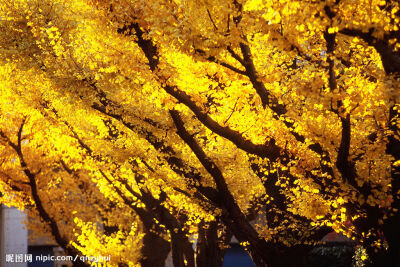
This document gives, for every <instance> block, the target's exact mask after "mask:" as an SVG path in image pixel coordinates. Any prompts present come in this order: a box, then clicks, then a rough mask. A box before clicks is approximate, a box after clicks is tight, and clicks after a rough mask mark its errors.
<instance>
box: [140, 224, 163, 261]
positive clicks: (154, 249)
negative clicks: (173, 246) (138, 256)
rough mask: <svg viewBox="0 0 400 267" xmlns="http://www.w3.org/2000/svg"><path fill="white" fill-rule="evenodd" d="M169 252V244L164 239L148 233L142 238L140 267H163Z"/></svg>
mask: <svg viewBox="0 0 400 267" xmlns="http://www.w3.org/2000/svg"><path fill="white" fill-rule="evenodd" d="M169 252H170V244H169V242H168V241H166V240H165V239H164V238H162V237H160V236H159V235H158V234H156V233H152V232H150V231H148V232H146V233H145V235H144V237H143V247H142V250H141V253H142V256H143V258H142V260H141V261H140V265H141V266H142V267H164V265H165V260H166V259H167V257H168V254H169Z"/></svg>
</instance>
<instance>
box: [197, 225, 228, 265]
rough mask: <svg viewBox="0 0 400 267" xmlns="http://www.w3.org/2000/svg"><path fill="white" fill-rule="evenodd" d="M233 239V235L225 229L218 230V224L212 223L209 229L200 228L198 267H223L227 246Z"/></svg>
mask: <svg viewBox="0 0 400 267" xmlns="http://www.w3.org/2000/svg"><path fill="white" fill-rule="evenodd" d="M218 231H220V237H219V236H218ZM231 237H232V234H230V233H228V232H227V231H224V229H218V223H217V222H212V223H210V225H208V227H207V228H204V227H203V226H200V227H199V233H198V239H197V245H196V267H221V266H222V263H223V260H224V254H225V246H226V247H227V246H228V245H229V241H230V239H231Z"/></svg>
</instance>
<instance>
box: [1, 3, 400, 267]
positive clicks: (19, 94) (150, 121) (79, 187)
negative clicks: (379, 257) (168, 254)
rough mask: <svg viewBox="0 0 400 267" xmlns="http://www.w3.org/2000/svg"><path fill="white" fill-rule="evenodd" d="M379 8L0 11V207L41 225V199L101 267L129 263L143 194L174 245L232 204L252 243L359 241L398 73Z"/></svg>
mask: <svg viewBox="0 0 400 267" xmlns="http://www.w3.org/2000/svg"><path fill="white" fill-rule="evenodd" d="M392 2H393V3H392ZM392 2H389V1H378V0H368V1H367V0H362V1H361V0H360V1H351V0H344V1H328V0H327V1H295V0H280V1H278V0H248V1H246V0H233V1H215V0H204V1H203V0H202V1H186V0H172V1H164V0H161V1H160V0H158V1H148V0H146V1H144V0H136V1H130V0H107V1H95V0H70V1H65V0H41V1H38V0H18V1H15V0H3V1H1V3H0V19H1V20H0V32H1V36H0V95H1V97H0V133H1V138H0V153H1V154H0V160H1V166H0V178H1V183H0V189H1V192H2V193H3V195H2V197H1V202H2V203H4V204H7V205H13V206H17V207H19V208H21V209H27V210H28V212H29V214H31V216H33V217H37V218H40V219H41V220H42V221H44V223H43V224H35V225H32V227H35V228H40V229H42V230H43V229H45V230H46V231H50V232H51V231H52V230H54V229H52V228H51V227H50V226H49V225H50V222H49V221H48V220H46V219H45V218H43V214H41V212H40V211H38V209H37V205H36V204H35V203H36V202H37V200H38V199H40V201H41V202H42V205H43V209H44V210H45V211H46V212H47V213H48V214H50V217H51V220H53V221H55V222H57V224H58V228H59V229H60V232H61V236H64V238H65V239H66V240H69V241H68V246H70V247H74V248H76V249H78V250H79V251H80V252H81V253H83V254H92V255H93V254H100V255H101V254H105V251H108V253H112V259H113V261H112V262H110V263H109V264H117V263H118V262H125V263H127V264H129V265H130V266H131V265H132V266H133V265H135V264H138V262H139V259H140V253H139V252H138V251H139V249H140V244H141V238H142V237H143V234H142V233H141V231H140V227H138V224H140V219H139V217H140V216H139V217H138V216H137V215H136V214H135V209H144V210H145V209H146V208H147V209H148V210H151V209H152V207H149V206H148V205H149V204H148V202H146V201H148V200H149V199H148V197H150V196H151V197H150V198H151V199H153V200H154V201H157V200H159V203H158V204H157V205H160V207H162V208H163V209H165V210H167V211H168V213H169V214H170V215H172V216H173V217H176V218H180V217H179V216H181V215H182V214H184V216H185V217H184V219H183V222H182V220H181V221H180V222H181V223H182V224H181V226H182V227H183V231H184V233H185V234H186V235H187V236H191V235H195V234H196V233H197V231H198V227H199V226H200V225H204V223H205V224H207V223H210V222H213V221H214V220H219V219H218V218H220V217H221V216H222V217H223V216H224V214H228V217H229V216H232V218H239V217H240V216H239V217H235V216H236V215H237V213H235V211H237V210H236V209H235V207H236V206H235V205H237V207H238V208H239V211H241V212H242V214H248V213H256V214H258V219H257V225H256V227H254V229H255V233H256V235H257V236H258V237H259V238H261V239H262V240H265V241H266V242H269V241H275V242H278V243H279V242H280V243H281V244H284V245H289V246H290V245H295V244H299V243H307V244H308V243H311V242H314V241H318V239H317V240H316V239H315V237H314V236H313V234H314V231H318V229H320V228H321V227H322V226H329V227H332V229H334V230H336V231H342V232H343V233H345V234H346V235H348V236H349V237H351V238H353V239H354V240H357V242H363V241H364V239H365V236H368V235H371V234H374V233H376V232H379V229H378V228H373V227H372V226H371V227H369V226H368V227H367V228H369V232H367V230H368V229H361V228H358V226H357V222H356V221H357V220H363V219H366V218H367V217H368V216H370V215H369V212H372V211H371V210H372V209H374V210H377V212H378V213H379V214H380V217H379V220H380V224H384V223H383V220H386V219H387V218H388V217H391V216H397V215H396V214H397V213H398V210H397V206H396V205H397V204H396V205H395V204H393V203H395V201H394V200H395V199H397V198H398V192H397V191H395V190H393V189H392V183H393V179H394V177H393V174H392V173H391V171H392V169H391V168H393V166H394V167H396V166H398V165H399V162H400V161H398V160H399V159H395V158H394V157H393V155H391V154H390V153H388V152H387V146H386V145H387V144H388V142H389V139H388V137H389V136H395V137H396V138H398V132H395V131H393V129H392V128H390V125H391V123H394V124H396V123H397V124H399V123H400V122H399V121H398V120H397V118H396V117H395V118H389V111H390V110H391V109H394V110H396V108H397V106H396V105H397V104H398V103H399V90H398V86H399V80H398V78H397V76H396V71H389V69H388V67H387V66H386V65H385V64H384V63H382V62H383V61H384V60H383V58H382V53H383V52H381V51H380V50H379V48H377V47H378V46H377V45H376V44H377V43H379V42H378V41H376V40H385V42H386V41H387V43H385V44H387V46H388V47H389V48H390V49H391V50H390V51H394V52H393V53H396V51H397V49H398V48H399V43H398V40H397V39H396V37H395V36H396V35H395V34H393V36H394V37H393V38H392V37H388V36H389V33H396V32H398V31H399V28H398V25H399V18H400V17H399V16H398V11H399V8H400V7H399V4H398V3H395V1H392ZM367 35H368V36H367ZM366 36H367V37H366ZM368 38H370V39H371V40H375V41H371V42H369V41H368V40H367V39H368ZM374 38H375V39H374ZM173 114H175V117H174V115H173ZM179 120H180V121H181V122H182V123H183V125H184V128H185V130H186V132H187V133H189V134H190V136H191V137H192V141H193V142H194V143H196V144H197V145H198V146H199V147H201V149H202V151H203V153H204V155H205V156H206V157H205V158H204V159H203V161H202V159H200V157H201V155H200V154H198V153H197V154H196V152H195V151H194V149H193V147H191V146H190V145H189V143H188V142H189V141H188V140H184V138H183V136H182V135H181V134H182V133H183V132H182V131H179V128H178V134H177V127H178V124H179ZM390 120H392V121H390ZM346 125H347V126H348V132H347V136H346V137H344V135H346V132H345V131H346V130H345V129H346ZM179 133H181V134H179ZM345 138H348V141H349V143H348V144H346V142H344V140H345ZM316 147H318V148H316ZM19 152H21V153H19ZM175 158H178V159H179V160H178V163H176V162H177V161H174V159H175ZM396 160H397V161H396ZM210 162H211V165H212V166H213V168H209V169H208V168H207V166H206V165H207V163H210ZM340 164H342V165H340ZM343 164H344V165H345V166H347V167H345V168H344V169H342V168H341V167H340V166H344V165H343ZM346 164H347V165H346ZM211 165H210V166H211ZM346 168H347V169H346ZM216 169H217V170H218V171H219V172H220V174H221V175H220V176H218V175H219V173H215V172H213V171H215V170H216ZM27 170H28V173H27ZM347 171H350V172H347ZM194 172H195V173H196V175H197V176H196V178H193V176H192V177H190V176H188V174H189V173H192V174H193V173H194ZM29 173H30V174H31V176H32V177H34V179H32V178H29ZM216 176H218V177H222V178H223V181H224V183H226V188H224V184H223V183H219V182H220V181H221V180H220V179H219V180H218V178H216ZM32 183H34V184H35V187H37V193H36V195H37V197H38V198H36V199H35V197H34V196H33V194H35V192H33V191H32V186H33V184H32ZM207 188H208V189H210V188H213V190H212V192H218V193H217V195H219V196H220V198H221V199H222V200H221V201H222V202H223V203H222V204H221V203H219V204H218V201H214V200H212V199H210V197H209V195H208V196H207V194H205V193H204V190H203V189H207ZM396 189H397V190H398V189H400V188H396ZM196 193H200V194H201V195H203V199H202V198H199V197H196ZM229 196H232V197H233V200H234V201H233V203H234V205H233V204H232V205H233V206H232V207H231V206H229V205H230V204H229V203H228V204H226V203H225V202H224V201H228V202H229V201H230V199H229ZM145 198H146V201H145V200H144V199H145ZM146 205H147V206H146ZM282 205H283V206H282ZM371 207H372V208H371ZM136 211H137V210H136ZM249 211H251V212H249ZM42 213H43V212H42ZM265 213H266V214H267V215H266V214H265ZM269 213H273V214H274V216H272V217H275V218H276V219H277V220H279V223H276V222H274V220H273V219H271V218H269V217H268V214H269ZM232 214H236V215H232ZM375 214H377V213H375ZM73 218H75V219H73ZM179 220H180V219H179ZM233 220H235V219H233ZM154 221H155V222H156V224H159V225H161V226H162V227H165V223H163V222H162V221H161V222H160V221H159V220H158V219H157V216H155V217H154ZM222 221H223V219H222ZM96 225H97V226H96ZM107 225H117V226H118V227H119V228H118V231H117V232H114V233H112V234H109V235H108V236H107V234H106V233H105V232H104V233H103V234H102V231H103V230H102V227H104V226H107ZM372 225H374V224H373V223H372ZM376 225H378V224H376ZM376 227H378V226H376ZM167 228H168V226H167ZM170 231H171V229H168V230H167V231H166V232H165V233H166V234H165V235H163V237H165V238H166V239H167V240H168V239H169V238H170V234H171V232H170ZM239 239H240V238H239ZM121 240H123V241H121ZM241 241H243V242H244V241H247V240H241ZM249 242H250V243H249V244H250V246H251V245H252V241H251V240H249ZM374 242H375V243H374V245H376V246H377V247H379V246H380V245H379V244H383V243H385V242H386V240H385V238H378V239H376V240H374ZM370 243H371V242H370ZM370 243H368V246H369V245H370ZM256 250H257V249H256ZM113 266H114V265H113ZM115 266H116V265H115Z"/></svg>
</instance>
